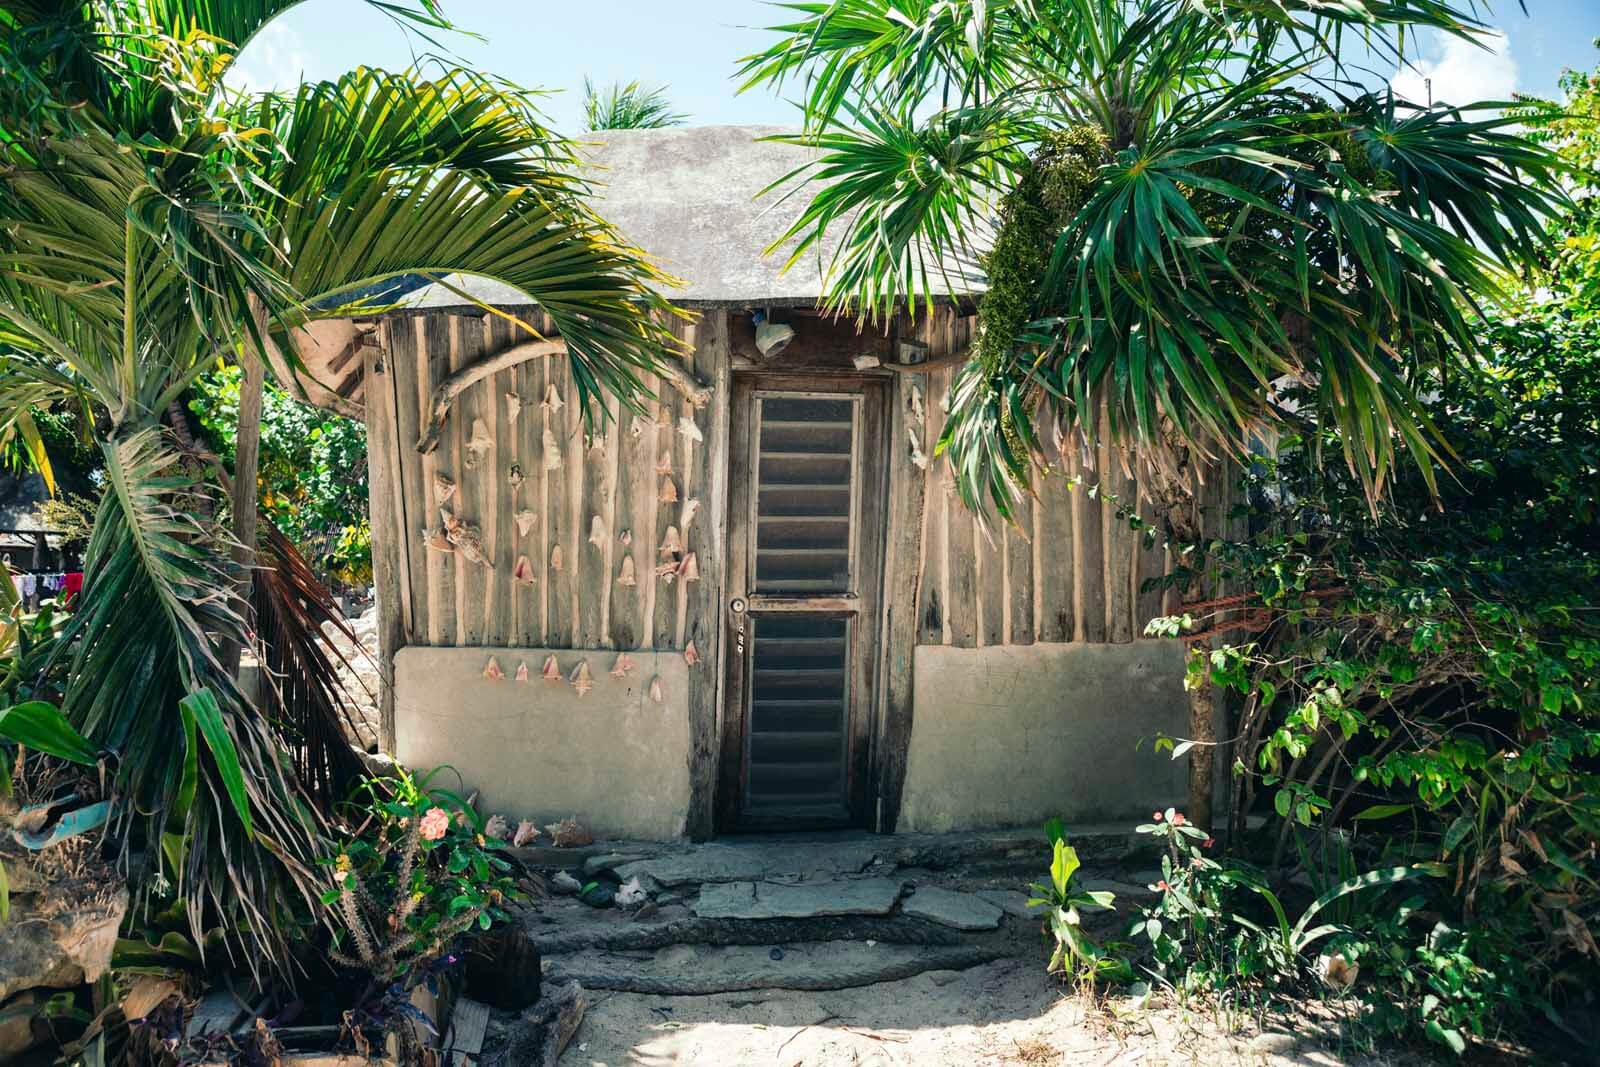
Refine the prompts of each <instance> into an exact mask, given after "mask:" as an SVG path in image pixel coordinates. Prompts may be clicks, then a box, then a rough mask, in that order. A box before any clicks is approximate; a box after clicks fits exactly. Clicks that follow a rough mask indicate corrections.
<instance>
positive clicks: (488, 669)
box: [483, 656, 506, 682]
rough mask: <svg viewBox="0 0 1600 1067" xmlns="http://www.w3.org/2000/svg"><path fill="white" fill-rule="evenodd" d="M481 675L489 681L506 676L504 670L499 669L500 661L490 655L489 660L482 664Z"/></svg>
mask: <svg viewBox="0 0 1600 1067" xmlns="http://www.w3.org/2000/svg"><path fill="white" fill-rule="evenodd" d="M483 676H484V677H485V678H487V679H489V680H490V681H493V682H498V681H499V680H500V679H502V678H504V677H505V676H506V672H505V671H503V670H501V669H500V661H499V660H497V659H495V658H494V657H493V656H490V657H489V662H488V663H487V664H485V665H484V668H483Z"/></svg>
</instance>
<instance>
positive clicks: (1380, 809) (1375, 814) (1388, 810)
mask: <svg viewBox="0 0 1600 1067" xmlns="http://www.w3.org/2000/svg"><path fill="white" fill-rule="evenodd" d="M1411 808H1412V805H1410V804H1374V805H1372V807H1370V808H1364V809H1362V810H1361V811H1359V812H1357V813H1356V815H1355V818H1357V819H1364V820H1368V821H1372V820H1376V819H1388V818H1392V817H1394V816H1396V815H1399V814H1401V813H1402V812H1407V811H1410V810H1411Z"/></svg>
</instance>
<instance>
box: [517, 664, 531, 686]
mask: <svg viewBox="0 0 1600 1067" xmlns="http://www.w3.org/2000/svg"><path fill="white" fill-rule="evenodd" d="M527 680H528V661H527V660H519V661H518V662H517V681H519V682H526V681H527Z"/></svg>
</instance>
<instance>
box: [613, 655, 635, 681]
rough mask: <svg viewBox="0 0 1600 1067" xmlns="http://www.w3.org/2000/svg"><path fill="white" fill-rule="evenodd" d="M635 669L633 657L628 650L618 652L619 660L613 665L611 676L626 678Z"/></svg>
mask: <svg viewBox="0 0 1600 1067" xmlns="http://www.w3.org/2000/svg"><path fill="white" fill-rule="evenodd" d="M632 670H633V657H632V656H630V655H628V654H627V653H626V652H618V653H617V661H616V662H615V663H613V664H612V665H611V677H613V678H626V677H627V676H628V673H629V672H630V671H632Z"/></svg>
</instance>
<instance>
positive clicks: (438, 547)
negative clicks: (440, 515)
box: [422, 526, 456, 552]
mask: <svg viewBox="0 0 1600 1067" xmlns="http://www.w3.org/2000/svg"><path fill="white" fill-rule="evenodd" d="M422 543H423V544H424V545H427V546H428V548H430V549H432V550H433V551H435V552H454V551H455V550H456V546H455V545H453V544H451V543H450V538H449V537H447V536H445V532H444V527H443V526H436V527H434V528H433V529H431V530H423V531H422Z"/></svg>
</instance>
